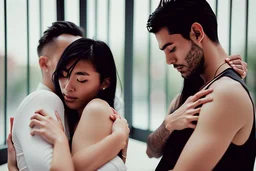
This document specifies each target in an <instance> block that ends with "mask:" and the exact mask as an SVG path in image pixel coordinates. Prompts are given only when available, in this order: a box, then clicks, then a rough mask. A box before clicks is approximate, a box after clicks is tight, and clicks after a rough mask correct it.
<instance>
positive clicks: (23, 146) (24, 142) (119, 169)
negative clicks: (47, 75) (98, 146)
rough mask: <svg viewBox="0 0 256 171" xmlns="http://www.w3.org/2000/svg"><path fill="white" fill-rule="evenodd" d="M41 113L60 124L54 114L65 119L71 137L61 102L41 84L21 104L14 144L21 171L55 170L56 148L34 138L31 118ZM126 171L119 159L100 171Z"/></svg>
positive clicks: (16, 122) (63, 120) (13, 134)
mask: <svg viewBox="0 0 256 171" xmlns="http://www.w3.org/2000/svg"><path fill="white" fill-rule="evenodd" d="M40 109H44V110H45V111H46V113H47V114H49V115H50V116H52V117H53V118H54V119H56V120H57V118H56V116H55V114H54V111H55V110H56V111H57V112H58V113H59V115H60V117H61V120H62V124H63V125H65V126H64V130H65V133H66V135H67V136H68V137H69V132H68V129H67V128H68V127H67V124H66V122H65V117H64V106H63V103H62V101H61V99H60V98H59V97H58V96H57V95H56V94H54V93H53V92H51V90H50V89H49V88H48V87H47V86H45V85H44V84H42V83H40V84H39V85H38V88H37V90H36V91H34V92H32V93H30V94H29V95H28V96H27V97H26V98H25V99H24V100H23V101H22V102H21V104H20V106H19V107H18V109H17V112H16V115H15V119H14V123H13V130H12V141H13V143H14V147H15V150H16V158H17V166H18V168H19V170H20V171H48V170H50V167H51V161H52V153H53V146H52V145H51V144H50V143H48V142H47V141H45V140H44V139H43V138H42V137H41V136H38V135H35V136H31V135H30V131H31V128H30V127H29V123H30V117H31V116H32V115H33V114H34V112H35V111H36V110H40ZM65 127H66V128H65ZM125 170H126V167H125V165H124V163H123V161H122V160H121V159H120V158H119V157H118V156H116V157H115V158H113V159H112V160H111V161H109V162H108V163H106V164H105V165H103V166H102V167H101V168H100V169H98V171H125Z"/></svg>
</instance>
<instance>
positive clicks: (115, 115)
mask: <svg viewBox="0 0 256 171" xmlns="http://www.w3.org/2000/svg"><path fill="white" fill-rule="evenodd" d="M109 117H110V119H111V120H112V121H115V120H116V119H121V116H120V115H117V114H111V115H109Z"/></svg>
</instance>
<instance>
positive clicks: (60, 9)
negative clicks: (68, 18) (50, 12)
mask: <svg viewBox="0 0 256 171" xmlns="http://www.w3.org/2000/svg"><path fill="white" fill-rule="evenodd" d="M56 2H57V21H63V20H65V11H64V9H65V4H64V0H57V1H56Z"/></svg>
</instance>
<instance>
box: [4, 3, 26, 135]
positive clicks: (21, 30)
mask: <svg viewBox="0 0 256 171" xmlns="http://www.w3.org/2000/svg"><path fill="white" fill-rule="evenodd" d="M14 4H15V5H14ZM26 9H27V7H26V1H25V0H21V1H16V0H9V1H7V37H8V42H7V51H8V64H7V128H9V117H10V116H14V115H15V112H16V109H17V108H18V106H19V104H20V102H21V101H22V100H23V98H24V97H25V96H26V95H27V25H26V24H27V17H26ZM17 18H18V19H17ZM17 26H18V27H17ZM7 133H9V129H7Z"/></svg>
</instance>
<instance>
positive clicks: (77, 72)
mask: <svg viewBox="0 0 256 171" xmlns="http://www.w3.org/2000/svg"><path fill="white" fill-rule="evenodd" d="M73 63H74V61H71V62H70V63H69V64H68V65H67V66H66V70H68V69H69V68H70V66H71V65H72V64H73ZM62 75H63V76H60V77H59V84H60V88H61V92H62V94H63V96H64V101H65V104H66V105H67V106H68V107H69V108H70V109H74V110H78V112H79V113H80V112H82V111H83V109H84V107H85V106H86V105H87V103H88V102H89V101H90V100H92V99H94V98H95V97H96V96H97V94H98V92H99V91H100V90H101V89H102V87H101V84H100V74H99V73H98V72H96V70H95V69H94V67H93V65H92V64H91V63H90V62H87V61H85V60H80V61H79V62H78V63H77V64H76V65H75V67H74V69H73V71H72V73H71V74H70V76H69V77H68V72H67V71H62Z"/></svg>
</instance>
